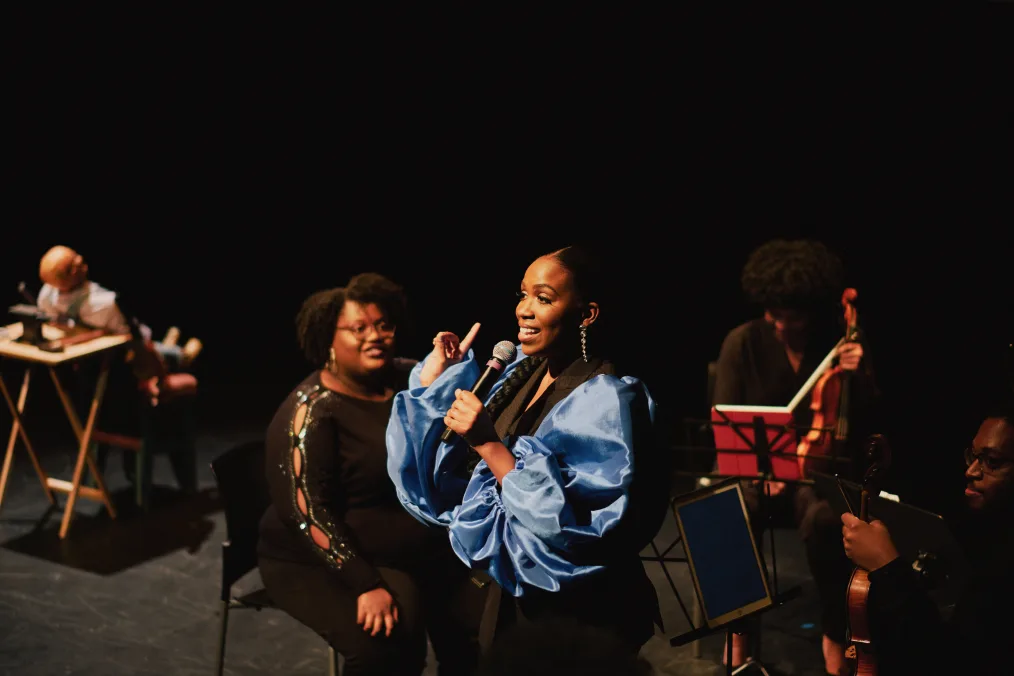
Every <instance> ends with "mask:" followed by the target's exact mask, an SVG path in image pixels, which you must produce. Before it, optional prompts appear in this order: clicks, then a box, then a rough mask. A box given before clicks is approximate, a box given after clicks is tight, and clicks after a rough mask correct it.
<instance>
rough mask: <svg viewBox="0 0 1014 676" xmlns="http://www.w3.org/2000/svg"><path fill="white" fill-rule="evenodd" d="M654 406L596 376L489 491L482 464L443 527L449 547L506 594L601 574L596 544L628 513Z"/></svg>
mask: <svg viewBox="0 0 1014 676" xmlns="http://www.w3.org/2000/svg"><path fill="white" fill-rule="evenodd" d="M654 420H655V402H654V400H653V399H652V398H651V395H650V394H649V393H648V390H647V388H646V387H645V386H644V384H643V383H641V381H639V380H637V379H636V378H631V377H624V378H617V377H615V376H609V375H600V376H596V377H595V378H592V379H591V380H589V381H588V382H586V383H584V384H582V385H580V386H579V387H578V388H576V389H575V390H574V391H573V392H571V393H570V394H569V395H568V396H567V397H566V398H565V399H564V400H563V401H561V402H560V403H559V404H557V405H556V406H555V407H554V408H553V410H552V411H550V413H549V415H547V416H546V418H545V419H544V420H543V421H542V424H541V425H539V428H538V429H537V430H536V431H535V435H534V436H521V437H517V438H516V439H514V440H512V444H511V446H510V450H511V451H512V452H513V454H514V456H515V457H516V458H517V464H516V466H515V468H514V469H513V470H511V471H510V472H508V473H507V474H506V475H505V476H504V478H503V485H502V486H500V487H499V490H498V487H497V482H496V478H495V477H494V476H493V473H492V472H491V471H490V469H489V467H488V466H487V465H486V463H485V462H480V463H479V464H478V465H477V466H476V468H475V471H474V473H473V474H472V479H471V481H470V482H469V483H468V487H467V489H466V490H465V494H464V496H463V498H462V503H461V506H460V507H459V508H458V510H456V511H455V512H454V515H453V519H452V521H451V523H450V527H449V528H450V535H451V546H452V547H453V549H454V551H455V553H457V555H458V557H459V558H460V559H462V560H463V561H464V562H465V563H466V564H468V565H469V566H470V567H472V568H479V569H483V570H486V571H487V572H488V573H489V575H490V576H491V577H492V578H493V579H495V580H496V581H497V583H498V584H499V585H500V586H501V587H502V588H503V589H505V590H507V591H509V592H510V593H511V594H513V595H514V596H522V595H523V593H524V589H525V588H526V587H534V588H538V589H544V590H547V591H558V590H559V589H560V588H561V587H565V586H567V585H568V583H570V582H573V581H575V580H577V579H579V578H582V577H586V576H588V575H591V574H594V573H596V572H598V571H600V570H601V569H602V567H603V566H602V563H603V560H604V558H605V556H607V555H608V552H604V551H603V549H608V548H604V547H601V546H600V547H598V548H597V547H596V546H597V545H602V539H603V537H604V536H605V535H606V534H607V533H609V532H610V531H612V530H614V529H615V528H616V527H617V525H618V524H619V523H620V522H621V520H622V519H623V517H624V516H625V515H626V514H627V512H628V510H629V508H630V487H631V481H632V479H633V472H634V447H635V445H636V444H643V445H644V447H645V450H647V451H648V452H650V451H651V450H653V449H652V448H648V445H649V444H650V441H649V440H650V439H652V438H653V437H652V427H653V425H654Z"/></svg>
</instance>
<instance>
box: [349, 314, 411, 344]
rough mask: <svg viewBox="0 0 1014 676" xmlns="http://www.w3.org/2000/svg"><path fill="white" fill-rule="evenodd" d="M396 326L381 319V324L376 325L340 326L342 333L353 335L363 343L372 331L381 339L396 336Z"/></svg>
mask: <svg viewBox="0 0 1014 676" xmlns="http://www.w3.org/2000/svg"><path fill="white" fill-rule="evenodd" d="M397 328H398V327H396V326H395V325H394V324H392V323H391V322H389V321H386V320H383V319H381V320H380V321H379V322H376V323H374V324H356V325H355V326H339V327H338V329H339V330H340V331H348V332H349V333H351V334H352V335H353V336H354V337H355V338H356V340H359V341H362V340H364V339H365V338H366V336H367V335H369V332H370V329H373V330H374V331H376V332H377V335H378V336H380V337H381V338H390V337H391V336H393V335H394V331H395V329H397Z"/></svg>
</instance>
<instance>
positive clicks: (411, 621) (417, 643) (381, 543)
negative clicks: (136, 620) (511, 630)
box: [258, 273, 483, 676]
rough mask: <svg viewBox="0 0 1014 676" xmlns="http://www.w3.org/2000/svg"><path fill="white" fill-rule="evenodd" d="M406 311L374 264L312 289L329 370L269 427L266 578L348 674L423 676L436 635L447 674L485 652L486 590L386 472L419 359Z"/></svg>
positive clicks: (309, 315) (313, 330)
mask: <svg viewBox="0 0 1014 676" xmlns="http://www.w3.org/2000/svg"><path fill="white" fill-rule="evenodd" d="M406 312H407V310H406V300H405V296H404V293H403V291H402V289H401V287H400V286H399V285H397V284H395V283H394V282H393V281H391V280H389V279H387V278H386V277H383V276H381V275H379V274H375V273H363V274H360V275H356V276H355V277H353V278H352V279H351V280H349V282H348V284H347V285H346V286H345V287H342V288H336V289H329V290H325V291H319V292H317V293H315V294H313V295H311V296H310V297H309V298H307V299H306V301H305V302H304V303H303V305H302V308H301V309H300V311H299V314H298V316H297V318H296V324H297V329H298V338H299V344H300V347H301V348H302V350H303V353H304V354H305V356H306V357H307V359H308V360H309V361H310V363H311V364H313V365H314V366H315V367H316V369H315V370H314V371H313V373H311V374H310V375H309V376H308V377H307V378H306V379H304V380H303V382H301V383H300V384H299V385H298V386H297V387H296V388H295V389H294V390H293V391H292V392H291V393H290V394H289V396H288V397H287V398H286V400H285V401H284V402H283V403H282V405H281V406H280V407H279V408H278V410H277V412H276V413H275V415H274V418H273V419H272V421H271V423H270V425H269V426H268V429H267V432H266V436H265V453H266V464H265V472H266V474H267V483H268V486H269V490H270V494H271V504H270V506H269V507H268V509H267V510H266V512H265V513H264V515H263V517H262V518H261V524H260V541H259V545H258V552H259V569H260V573H261V578H262V579H263V582H264V586H265V588H266V589H267V591H268V593H269V595H270V596H271V598H272V599H273V600H274V602H275V603H276V604H277V605H278V606H279V607H281V608H282V609H283V610H285V611H286V612H288V613H289V614H290V615H292V616H293V617H294V618H296V619H297V620H299V621H300V622H302V623H303V624H304V625H306V626H308V627H310V628H311V629H313V630H314V631H316V632H317V633H319V634H320V635H322V636H324V637H325V638H326V639H327V640H328V642H329V643H330V644H331V645H332V646H333V647H334V649H335V650H336V651H337V652H338V653H340V654H341V655H342V656H343V657H344V659H345V667H344V673H345V674H346V676H362V675H365V674H370V675H377V676H380V675H384V676H418V675H419V674H420V673H421V672H422V671H423V669H424V667H425V663H426V653H427V646H426V638H427V633H428V634H429V637H430V640H431V642H432V644H433V649H434V652H435V653H436V656H437V659H438V660H439V662H440V673H441V674H445V675H448V674H450V675H458V674H471V673H473V672H474V670H475V669H476V664H477V659H478V650H477V631H478V621H479V617H480V616H481V611H482V604H483V596H482V592H481V591H480V590H479V588H478V587H477V586H475V585H474V584H472V583H471V581H470V578H471V575H470V573H469V571H468V569H467V568H466V567H465V566H464V565H462V564H461V563H460V562H459V561H458V560H457V558H456V557H455V556H454V554H453V552H452V550H451V548H450V545H449V543H448V542H447V539H446V537H440V533H439V532H438V531H436V530H435V529H431V528H427V527H426V526H424V525H423V524H421V523H419V522H418V521H416V520H415V519H413V518H412V517H411V516H409V515H408V514H407V513H406V512H405V510H404V509H402V507H401V504H400V503H399V501H398V498H397V495H396V494H395V489H394V485H393V484H392V483H391V481H390V479H389V478H388V476H387V470H386V466H387V465H386V463H387V450H386V446H385V440H384V435H385V430H386V427H387V421H388V418H389V417H390V414H391V405H392V401H393V397H394V395H395V394H396V393H397V392H399V391H401V390H403V389H405V387H407V384H408V374H409V369H410V368H411V367H412V366H413V365H414V364H415V362H414V361H408V360H403V359H399V358H397V357H396V356H395V354H396V353H395V348H396V343H395V338H396V337H397V335H398V327H399V326H403V325H404V323H405V320H406V318H407V317H406Z"/></svg>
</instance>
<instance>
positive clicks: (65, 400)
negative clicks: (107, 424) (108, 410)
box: [49, 362, 116, 519]
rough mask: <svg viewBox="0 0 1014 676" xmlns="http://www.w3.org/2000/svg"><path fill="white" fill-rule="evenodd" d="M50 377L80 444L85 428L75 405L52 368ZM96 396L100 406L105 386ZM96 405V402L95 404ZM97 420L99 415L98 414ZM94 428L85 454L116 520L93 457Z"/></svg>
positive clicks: (104, 484)
mask: <svg viewBox="0 0 1014 676" xmlns="http://www.w3.org/2000/svg"><path fill="white" fill-rule="evenodd" d="M107 371H108V362H107V364H106V366H104V367H103V369H102V371H101V373H100V374H99V375H100V377H101V375H102V374H105V373H107ZM49 377H50V378H51V379H52V381H53V387H55V388H56V393H57V394H58V395H59V397H60V403H61V404H63V410H64V411H65V412H66V413H67V420H68V421H70V426H71V427H72V428H73V429H74V436H75V437H76V438H77V440H78V443H81V440H82V439H83V438H84V428H83V427H82V426H81V420H80V419H79V418H78V417H77V411H75V410H74V403H73V402H72V401H71V400H70V397H69V396H68V395H67V391H66V390H65V389H63V385H62V384H61V383H60V377H59V376H57V375H56V369H55V368H53V367H50V369H49ZM95 396H97V397H98V398H99V404H100V405H101V404H102V400H103V398H104V396H105V385H103V389H102V393H101V394H100V393H99V391H98V385H97V384H96V388H95ZM93 403H94V402H93ZM96 418H97V414H96ZM96 431H97V430H95V428H94V426H93V427H92V431H91V434H90V435H89V437H88V452H87V453H85V462H86V463H88V471H90V472H91V473H92V476H93V477H95V486H96V487H97V493H98V495H99V497H100V499H101V500H102V503H103V504H104V505H105V506H106V511H107V512H108V513H109V517H110V518H112V519H115V518H116V509H115V508H114V507H113V503H112V501H111V500H110V498H109V491H107V490H106V483H105V480H104V479H103V478H102V472H100V471H99V467H98V465H97V464H96V463H95V458H93V457H92V450H91V442H92V439H94V438H95V433H96ZM79 492H91V490H90V489H84V488H82V489H81V490H80V491H79Z"/></svg>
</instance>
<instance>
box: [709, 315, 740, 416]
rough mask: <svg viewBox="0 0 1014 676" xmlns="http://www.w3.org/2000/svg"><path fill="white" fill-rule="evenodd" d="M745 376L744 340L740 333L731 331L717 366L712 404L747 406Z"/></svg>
mask: <svg viewBox="0 0 1014 676" xmlns="http://www.w3.org/2000/svg"><path fill="white" fill-rule="evenodd" d="M745 399H746V384H745V381H744V374H743V339H742V336H741V334H740V332H739V331H731V332H729V334H728V335H727V336H726V337H725V340H723V341H722V349H721V351H720V352H719V354H718V363H717V364H716V366H715V390H714V393H713V394H712V397H711V404H712V405H714V404H731V405H735V404H746V403H747V402H746V401H744V400H745Z"/></svg>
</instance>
